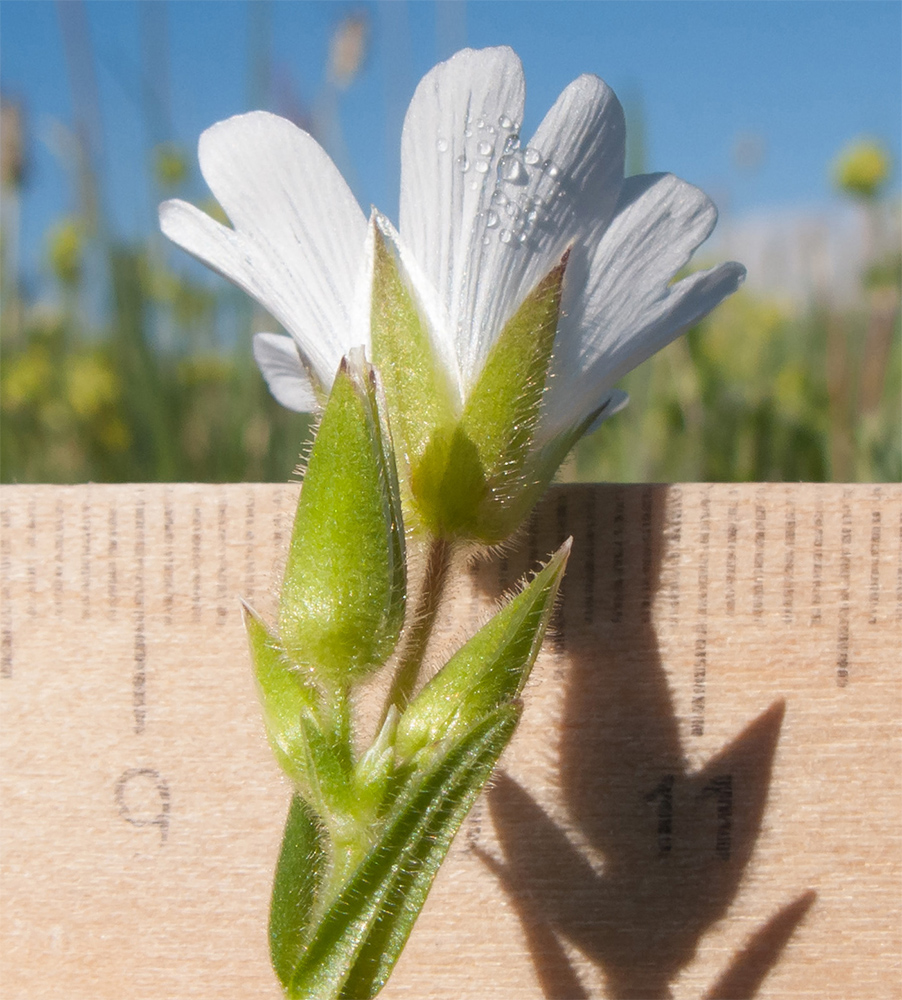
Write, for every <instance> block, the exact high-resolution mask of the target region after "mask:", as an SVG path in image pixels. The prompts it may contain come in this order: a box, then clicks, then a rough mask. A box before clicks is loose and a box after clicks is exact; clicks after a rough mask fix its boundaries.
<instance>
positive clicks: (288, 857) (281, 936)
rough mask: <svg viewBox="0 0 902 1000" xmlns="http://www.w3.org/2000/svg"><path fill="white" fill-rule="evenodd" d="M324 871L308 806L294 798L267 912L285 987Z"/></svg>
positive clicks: (275, 960) (319, 841) (318, 836)
mask: <svg viewBox="0 0 902 1000" xmlns="http://www.w3.org/2000/svg"><path fill="white" fill-rule="evenodd" d="M326 870H327V858H326V853H325V850H324V846H323V832H322V829H321V827H320V825H319V823H318V821H317V819H316V817H315V816H314V814H313V812H312V811H311V809H310V807H309V806H308V805H307V804H306V803H305V802H304V800H303V799H302V798H301V797H300V796H299V795H294V796H293V797H292V800H291V806H290V808H289V810H288V819H287V820H286V822H285V833H284V834H283V836H282V849H281V851H280V852H279V860H278V862H277V864H276V874H275V878H274V880H273V887H272V901H271V905H270V910H269V949H270V955H271V956H272V965H273V969H274V970H275V973H276V975H277V976H278V977H279V981H280V982H281V983H282V985H283V987H287V986H288V984H289V982H290V980H291V976H292V974H293V973H294V970H295V969H296V968H297V966H298V963H299V962H300V960H301V955H302V954H303V950H304V941H305V939H306V936H307V933H308V932H309V929H310V920H311V918H312V916H313V909H314V903H315V900H316V896H317V893H318V892H319V889H320V886H321V884H322V881H323V875H324V873H325V872H326Z"/></svg>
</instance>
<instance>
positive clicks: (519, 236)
mask: <svg viewBox="0 0 902 1000" xmlns="http://www.w3.org/2000/svg"><path fill="white" fill-rule="evenodd" d="M517 239H518V240H519V241H520V243H525V242H526V233H525V232H520V233H518V234H517Z"/></svg>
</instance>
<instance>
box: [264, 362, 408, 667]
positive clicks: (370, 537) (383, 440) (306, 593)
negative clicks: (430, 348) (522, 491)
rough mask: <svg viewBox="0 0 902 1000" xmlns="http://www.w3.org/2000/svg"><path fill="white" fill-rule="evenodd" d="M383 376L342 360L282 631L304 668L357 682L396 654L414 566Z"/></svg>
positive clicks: (300, 526) (314, 465)
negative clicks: (384, 408)
mask: <svg viewBox="0 0 902 1000" xmlns="http://www.w3.org/2000/svg"><path fill="white" fill-rule="evenodd" d="M378 396H379V390H378V384H377V382H376V377H375V374H374V372H373V370H372V368H370V367H369V366H368V365H366V364H365V363H364V362H363V360H362V357H355V356H352V357H351V359H350V360H347V359H346V360H345V361H343V362H342V365H341V368H340V369H339V372H338V375H337V376H336V378H335V382H334V384H333V387H332V393H331V395H330V397H329V402H328V403H327V405H326V409H325V412H324V414H323V419H322V423H321V424H320V428H319V432H318V433H317V436H316V441H315V443H314V446H313V451H312V453H311V455H310V460H309V464H308V466H307V473H306V475H305V477H304V485H303V489H302V490H301V497H300V500H299V502H298V510H297V515H296V517H295V522H294V532H293V535H292V539H291V547H290V550H289V555H288V564H287V566H286V569H285V580H284V583H283V586H282V598H281V604H280V609H279V627H280V633H281V640H282V644H283V646H284V648H285V651H286V653H287V654H288V655H289V656H290V658H291V659H292V661H293V662H295V663H297V664H298V665H299V666H302V667H305V668H308V669H312V670H315V671H317V672H320V673H321V674H324V675H328V676H329V677H330V678H332V679H333V680H341V681H352V680H354V679H357V678H359V677H361V676H362V675H364V674H365V673H366V672H367V671H368V670H370V669H371V668H373V667H374V666H380V665H381V664H382V663H384V662H385V660H386V659H387V658H388V657H389V656H390V655H391V652H392V650H393V649H394V646H395V644H396V642H397V640H398V636H399V634H400V631H401V626H402V624H403V620H404V605H405V600H406V568H405V554H404V530H403V524H402V521H401V512H400V498H399V494H398V485H397V474H396V471H395V466H394V457H393V453H392V448H391V440H390V437H389V434H388V427H387V424H386V422H385V421H384V419H383V417H382V416H381V413H380V403H379V401H378Z"/></svg>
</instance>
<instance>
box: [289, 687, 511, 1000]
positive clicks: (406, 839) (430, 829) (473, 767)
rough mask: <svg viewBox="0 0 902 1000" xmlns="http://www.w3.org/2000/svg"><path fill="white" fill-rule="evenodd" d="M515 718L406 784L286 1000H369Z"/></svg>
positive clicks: (502, 713)
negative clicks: (405, 789)
mask: <svg viewBox="0 0 902 1000" xmlns="http://www.w3.org/2000/svg"><path fill="white" fill-rule="evenodd" d="M518 718H519V708H518V707H517V706H513V705H510V706H506V707H504V708H501V709H499V710H498V711H496V712H495V713H493V714H492V715H491V716H490V717H489V718H487V719H486V720H485V721H484V722H483V723H482V724H481V725H480V726H478V727H477V728H476V729H474V730H473V731H472V732H471V733H469V734H467V735H466V736H465V737H464V738H463V739H462V740H460V741H459V742H458V743H457V744H455V745H454V746H453V747H452V748H451V749H450V750H449V752H448V753H447V754H446V755H445V756H444V757H443V758H441V759H440V760H439V761H438V762H437V763H436V764H435V765H434V766H433V767H432V768H431V769H430V770H429V771H428V773H426V774H425V775H423V776H418V777H416V778H415V779H413V780H412V781H411V784H410V786H409V788H408V790H407V792H406V794H403V795H402V797H401V798H400V799H399V801H398V803H397V804H396V806H395V808H394V810H393V812H392V814H391V816H390V818H389V821H388V823H387V825H386V827H385V829H384V832H383V833H382V835H381V836H380V837H379V839H378V841H377V842H376V844H375V845H374V846H373V848H372V849H371V850H370V852H369V854H368V855H367V857H366V859H365V861H364V862H363V863H362V864H361V865H360V867H359V868H358V870H357V871H356V873H355V874H354V876H353V877H352V878H351V880H350V881H349V882H348V883H347V884H346V885H345V886H344V887H343V889H342V891H341V893H340V895H339V896H338V898H337V899H335V901H334V902H333V903H332V905H331V906H330V907H329V909H328V910H327V912H326V913H325V915H324V917H323V919H322V920H321V921H320V922H319V924H318V926H317V928H316V931H315V932H314V933H313V934H312V935H311V936H310V938H309V940H308V942H307V944H306V947H305V949H304V951H303V955H302V956H301V958H300V961H299V962H298V965H297V968H296V970H295V973H294V975H293V977H292V979H291V982H290V985H289V986H288V988H287V993H288V996H289V997H290V998H297V1000H301V998H304V1000H309V998H314V997H315V998H316V1000H340V998H341V1000H366V998H369V997H373V996H375V995H376V993H378V991H379V990H380V989H381V988H382V986H383V985H384V983H385V981H386V979H387V978H388V975H389V973H390V972H391V970H392V968H393V967H394V964H395V962H396V961H397V959H398V956H399V955H400V953H401V949H402V948H403V946H404V944H405V942H406V940H407V937H408V935H409V934H410V931H411V928H412V927H413V923H414V921H415V919H416V917H417V915H418V914H419V911H420V909H421V908H422V905H423V903H424V902H425V899H426V896H427V894H428V892H429V889H430V887H431V885H432V882H433V880H434V878H435V875H436V872H437V871H438V868H439V866H440V864H441V862H442V861H443V860H444V857H445V855H446V854H447V852H448V848H449V847H450V845H451V841H452V840H453V838H454V835H455V833H456V832H457V830H458V828H459V827H460V824H461V822H462V821H463V819H464V817H465V816H466V814H467V812H468V811H469V809H470V807H471V806H472V804H473V802H474V801H475V799H476V796H477V795H478V794H479V792H480V790H481V789H482V787H483V785H484V784H485V782H486V781H487V780H488V778H489V775H490V774H491V772H492V769H493V768H494V766H495V764H496V762H497V760H498V758H499V757H500V755H501V753H502V751H503V750H504V748H505V747H506V746H507V744H508V742H509V741H510V738H511V736H512V735H513V732H514V728H515V727H516V724H517V720H518Z"/></svg>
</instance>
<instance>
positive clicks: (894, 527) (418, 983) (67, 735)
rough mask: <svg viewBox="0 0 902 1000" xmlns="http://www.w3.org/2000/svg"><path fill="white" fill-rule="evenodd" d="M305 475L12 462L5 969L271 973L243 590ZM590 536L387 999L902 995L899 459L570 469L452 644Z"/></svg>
mask: <svg viewBox="0 0 902 1000" xmlns="http://www.w3.org/2000/svg"><path fill="white" fill-rule="evenodd" d="M295 498H296V487H289V486H285V487H279V486H262V485H230V486H198V485H171V486H164V485H159V486H158V485H143V486H78V487H31V486H14V487H4V488H3V490H2V514H0V530H2V540H0V597H2V609H0V672H2V678H0V690H2V694H3V698H2V736H0V739H2V754H3V779H2V795H3V812H2V831H3V852H2V907H3V910H2V912H3V920H2V929H0V939H2V963H3V980H2V981H3V985H2V995H3V997H4V998H8V1000H26V998H27V1000H41V998H45V997H46V998H50V997H53V998H56V997H59V996H65V997H66V998H67V1000H82V998H84V1000H106V998H109V1000H121V998H122V997H129V998H130V1000H139V998H154V1000H160V998H173V1000H175V998H178V1000H188V998H193V997H196V998H200V997H203V998H204V1000H217V998H227V997H228V998H244V997H255V998H266V997H272V998H276V997H278V995H279V991H278V989H277V987H276V985H275V982H274V979H273V976H272V973H271V971H270V968H269V961H268V955H267V942H266V933H265V928H266V913H267V906H268V896H269V889H270V880H271V874H272V868H273V864H274V860H275V856H276V852H277V849H278V845H279V840H280V836H281V826H282V822H283V819H284V814H285V811H286V805H287V798H288V791H289V790H288V787H287V785H286V783H285V781H284V780H283V779H282V777H281V776H280V774H279V772H278V770H277V768H276V766H275V764H274V762H273V761H272V759H271V757H270V754H269V751H268V748H267V746H266V742H265V739H264V737H263V733H262V727H261V723H260V720H259V718H258V709H257V704H256V697H255V693H254V690H253V684H252V681H251V676H250V671H249V666H248V657H247V652H246V647H245V641H244V637H243V634H242V625H241V619H240V613H239V605H238V598H239V596H240V597H245V598H247V599H248V600H249V601H250V602H251V603H252V604H253V605H255V606H256V607H258V608H259V609H260V610H261V611H263V612H271V610H272V608H273V606H274V584H275V582H276V581H277V580H278V574H279V567H280V564H281V561H282V559H283V552H284V548H285V545H286V544H287V540H288V532H289V530H290V523H291V517H292V513H293V505H294V502H295ZM567 535H573V536H574V548H573V556H572V558H571V562H570V566H569V569H568V574H567V578H566V581H565V585H564V592H563V599H562V601H561V605H560V608H559V610H558V613H557V617H556V621H555V630H554V635H553V636H551V637H550V638H549V639H548V640H547V641H546V645H545V649H544V650H543V652H542V654H541V657H540V660H539V662H538V664H537V666H536V670H535V673H534V676H533V679H532V681H531V682H530V685H529V687H528V689H527V691H526V697H525V702H526V711H525V716H524V720H523V723H522V725H521V728H520V730H519V732H518V734H517V736H516V737H515V741H514V744H513V745H512V747H511V748H510V750H509V752H508V754H507V755H506V756H505V758H504V761H503V769H502V773H501V774H500V775H499V776H498V777H497V779H496V780H495V781H494V783H493V786H492V787H491V789H490V790H489V791H488V792H487V793H486V794H485V795H484V796H483V797H482V798H481V799H480V801H479V802H478V804H477V806H476V807H475V809H474V811H473V813H472V814H471V816H470V818H469V820H468V821H467V823H466V825H465V827H464V828H463V830H462V831H461V833H460V835H459V837H458V839H457V841H456V843H455V845H454V848H453V849H452V852H451V855H450V857H449V859H448V861H447V863H446V865H445V866H444V868H443V869H442V871H441V873H440V875H439V878H438V879H437V881H436V884H435V886H434V889H433V891H432V893H431V895H430V898H429V900H428V902H427V905H426V908H425V910H424V912H423V915H422V917H421V919H420V921H419V922H418V924H417V927H416V929H415V931H414V933H413V935H412V937H411V939H410V942H409V943H408V946H407V949H406V951H405V953H404V954H403V956H402V958H401V961H400V963H399V965H398V967H397V970H396V973H395V975H394V977H393V978H392V980H391V982H390V984H389V986H388V987H387V988H386V989H385V991H384V993H383V996H384V997H386V1000H393V998H395V1000H401V998H404V997H409V998H417V1000H445V998H447V1000H452V998H454V1000H457V998H472V1000H502V998H503V1000H509V998H513V997H516V998H523V1000H528V998H540V997H554V998H566V1000H575V998H580V997H636V998H655V997H665V996H668V995H672V996H673V997H676V998H698V997H710V998H714V997H733V998H738V997H752V996H758V997H774V998H781V1000H782V998H796V997H798V998H802V997H812V998H814V997H817V998H819V1000H824V998H837V1000H839V998H843V1000H851V998H862V1000H864V998H867V1000H873V998H878V997H879V998H884V997H887V998H891V997H900V996H902V913H900V909H902V907H900V898H902V895H900V888H902V879H900V875H902V844H900V802H902V799H900V785H902V780H900V779H902V768H900V725H899V722H900V694H902V687H900V659H902V658H900V655H899V652H900V637H902V488H900V487H898V486H888V485H884V486H810V485H762V484H756V485H742V486H727V485H704V484H692V485H676V486H607V485H605V486H568V487H558V488H555V489H553V490H552V491H551V492H550V493H549V495H548V497H547V499H546V501H545V502H544V504H543V505H542V507H541V509H540V510H539V511H538V513H537V515H536V517H535V519H534V521H533V523H532V526H531V528H530V530H529V532H526V533H524V536H523V538H522V539H521V540H520V544H519V545H518V546H517V547H516V548H515V549H512V550H511V551H510V552H508V553H507V555H506V557H505V558H496V559H494V560H493V561H490V562H481V563H478V564H475V565H461V567H460V569H461V578H462V579H461V585H460V587H459V589H458V591H457V592H456V594H455V595H454V600H453V602H452V604H451V605H450V607H449V608H448V609H447V611H446V614H445V616H444V618H443V620H442V622H441V625H440V628H439V633H438V637H437V642H436V646H435V649H434V654H435V656H439V655H440V654H441V652H442V651H443V650H447V649H450V648H453V646H454V645H455V644H457V643H459V642H461V641H462V640H463V639H464V638H465V637H466V636H467V635H468V634H470V633H471V632H472V630H473V629H474V628H475V627H476V626H477V625H478V624H479V623H480V622H481V621H482V620H484V618H485V617H486V615H487V614H488V613H489V610H490V609H491V607H492V602H493V601H494V600H495V599H496V598H497V595H498V593H499V592H500V590H501V589H503V588H504V587H505V586H509V585H512V584H514V583H515V582H516V581H517V579H518V578H519V577H520V576H521V574H522V573H523V572H525V571H526V570H527V568H528V567H530V566H535V565H536V564H537V563H538V562H539V561H541V560H542V559H543V558H545V557H546V556H547V555H548V553H549V552H550V551H551V550H552V549H553V548H554V547H555V546H556V545H557V544H558V543H559V542H560V541H561V540H562V539H563V538H565V537H566V536H567Z"/></svg>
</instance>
